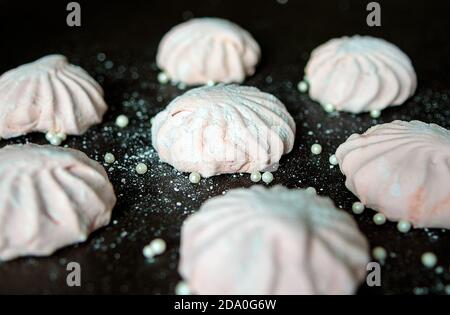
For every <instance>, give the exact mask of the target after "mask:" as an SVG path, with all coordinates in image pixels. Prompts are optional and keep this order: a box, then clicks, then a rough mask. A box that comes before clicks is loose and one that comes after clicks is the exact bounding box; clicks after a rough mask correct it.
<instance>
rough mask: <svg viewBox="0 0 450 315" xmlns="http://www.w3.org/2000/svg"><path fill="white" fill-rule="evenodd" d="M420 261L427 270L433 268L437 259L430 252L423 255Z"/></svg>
mask: <svg viewBox="0 0 450 315" xmlns="http://www.w3.org/2000/svg"><path fill="white" fill-rule="evenodd" d="M420 259H421V261H422V264H423V265H424V266H425V267H427V268H433V267H434V266H435V265H436V263H437V257H436V255H435V254H434V253H432V252H426V253H423V254H422V257H421V258H420Z"/></svg>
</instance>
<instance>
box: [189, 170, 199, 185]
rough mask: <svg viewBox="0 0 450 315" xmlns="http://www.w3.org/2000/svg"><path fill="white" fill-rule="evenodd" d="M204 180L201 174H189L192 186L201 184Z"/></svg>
mask: <svg viewBox="0 0 450 315" xmlns="http://www.w3.org/2000/svg"><path fill="white" fill-rule="evenodd" d="M201 179H202V177H201V176H200V174H199V173H197V172H192V173H191V174H189V181H190V182H191V183H192V184H198V183H200V180H201Z"/></svg>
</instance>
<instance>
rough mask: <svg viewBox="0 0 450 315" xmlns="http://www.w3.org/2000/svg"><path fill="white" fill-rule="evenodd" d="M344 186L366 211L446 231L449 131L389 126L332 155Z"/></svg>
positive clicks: (354, 138) (413, 124)
mask: <svg viewBox="0 0 450 315" xmlns="http://www.w3.org/2000/svg"><path fill="white" fill-rule="evenodd" d="M336 156H337V158H338V161H339V166H340V168H341V171H342V173H343V174H344V175H345V176H346V177H347V178H346V182H345V185H346V186H347V188H348V189H349V190H350V191H352V192H353V193H354V194H355V195H356V196H358V198H359V199H360V200H361V202H362V203H364V204H365V205H366V206H368V207H370V208H372V209H374V210H377V211H380V212H382V213H383V214H384V215H385V216H386V217H387V218H388V219H390V220H394V221H398V220H404V221H409V222H411V223H412V224H413V225H414V226H416V227H435V228H450V131H449V130H446V129H444V128H442V127H440V126H438V125H436V124H427V123H424V122H421V121H410V122H406V121H399V120H397V121H393V122H391V123H387V124H381V125H376V126H374V127H372V128H369V129H368V130H367V131H366V132H365V133H364V134H362V135H359V134H353V135H351V136H350V137H349V138H348V139H347V141H345V142H344V143H343V144H341V145H340V146H339V148H338V149H337V151H336Z"/></svg>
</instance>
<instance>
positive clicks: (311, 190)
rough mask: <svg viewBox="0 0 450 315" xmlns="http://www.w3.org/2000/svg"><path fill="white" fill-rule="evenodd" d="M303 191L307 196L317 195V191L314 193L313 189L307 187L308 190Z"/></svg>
mask: <svg viewBox="0 0 450 315" xmlns="http://www.w3.org/2000/svg"><path fill="white" fill-rule="evenodd" d="M305 191H306V192H307V193H308V194H311V195H316V194H317V191H316V189H315V188H314V187H308V188H306V189H305Z"/></svg>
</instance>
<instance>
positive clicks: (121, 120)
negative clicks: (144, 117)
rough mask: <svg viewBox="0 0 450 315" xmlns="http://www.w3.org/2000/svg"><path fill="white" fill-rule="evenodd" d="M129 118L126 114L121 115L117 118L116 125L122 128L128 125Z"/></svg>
mask: <svg viewBox="0 0 450 315" xmlns="http://www.w3.org/2000/svg"><path fill="white" fill-rule="evenodd" d="M128 123H129V120H128V117H127V116H125V115H119V116H117V118H116V126H117V127H120V128H125V127H126V126H128Z"/></svg>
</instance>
